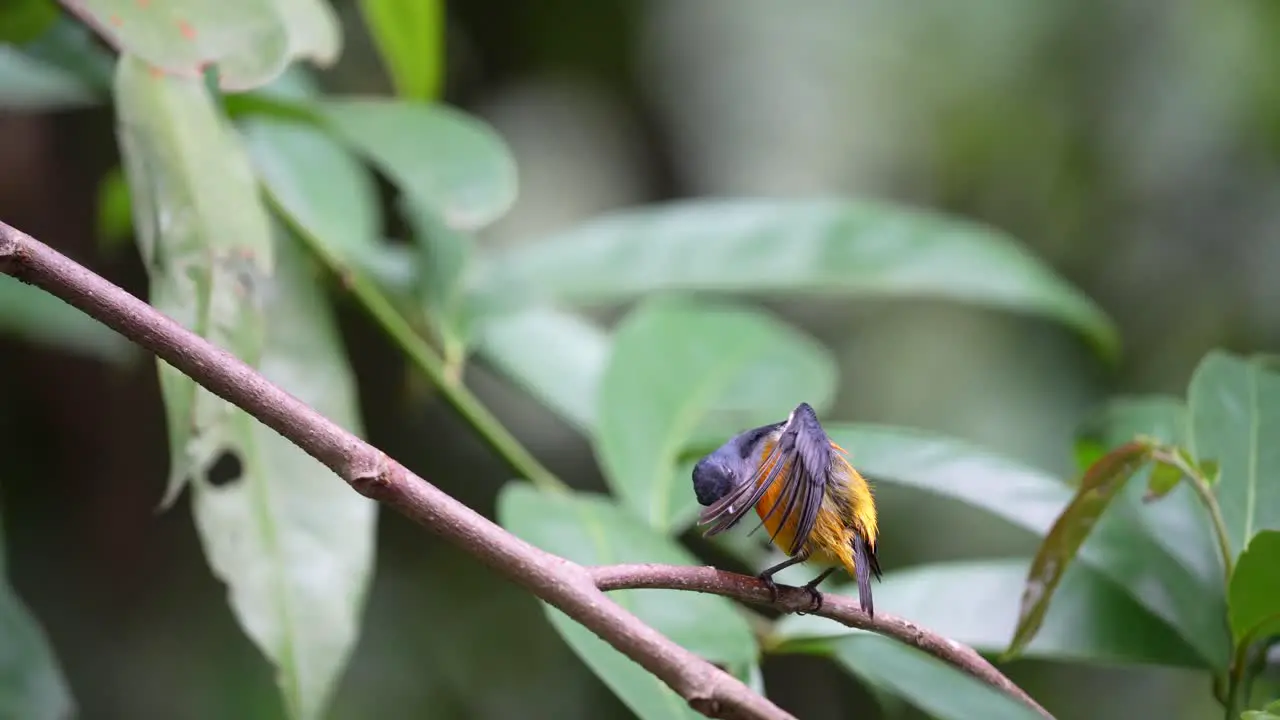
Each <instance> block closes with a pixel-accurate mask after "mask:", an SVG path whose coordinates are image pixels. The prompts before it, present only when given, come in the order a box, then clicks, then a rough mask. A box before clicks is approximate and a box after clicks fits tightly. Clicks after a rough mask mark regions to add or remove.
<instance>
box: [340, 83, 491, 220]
mask: <svg viewBox="0 0 1280 720" xmlns="http://www.w3.org/2000/svg"><path fill="white" fill-rule="evenodd" d="M318 110H319V112H320V114H321V116H322V117H323V118H324V120H325V122H326V123H327V124H328V126H329V127H330V128H331V129H333V130H334V131H335V132H336V133H337V134H338V135H339V136H341V137H342V139H343V140H344V141H345V142H346V143H347V144H348V145H350V146H351V147H353V148H355V149H356V150H358V151H359V152H360V153H362V154H363V155H364V156H365V157H366V158H367V159H368V160H369V161H370V162H372V163H373V164H374V165H375V166H376V167H377V168H378V169H380V170H381V171H382V172H384V173H386V174H387V176H388V177H390V178H391V180H392V181H394V182H395V183H396V185H397V186H399V188H400V190H401V192H403V193H404V194H406V195H407V196H409V198H410V199H411V201H412V202H414V203H416V204H418V205H420V206H421V207H422V208H424V209H426V210H430V211H431V212H434V213H436V214H438V215H439V216H440V217H441V218H443V219H444V221H445V222H446V223H447V224H448V225H449V226H450V227H452V228H454V229H457V230H477V229H479V228H482V227H484V226H485V225H488V224H489V223H491V222H493V221H494V220H496V219H497V218H499V217H500V216H502V214H503V213H505V212H506V211H507V210H508V209H509V208H510V207H511V204H512V203H513V202H515V197H516V167H515V160H514V159H513V158H512V156H511V152H510V150H508V149H507V146H506V144H505V143H504V142H503V140H502V138H501V137H499V136H498V134H497V133H495V132H494V131H493V130H492V129H491V128H489V126H488V125H485V124H484V123H482V122H481V121H479V120H477V119H475V118H473V117H471V116H469V115H466V114H465V113H462V112H459V111H457V110H453V109H451V108H448V107H445V106H443V105H426V104H421V103H413V102H408V101H390V100H363V99H362V100H328V101H325V102H323V103H322V104H320V105H319V107H318Z"/></svg>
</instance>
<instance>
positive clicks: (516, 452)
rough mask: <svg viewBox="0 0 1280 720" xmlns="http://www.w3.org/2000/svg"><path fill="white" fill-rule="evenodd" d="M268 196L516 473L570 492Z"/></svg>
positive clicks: (370, 285)
mask: <svg viewBox="0 0 1280 720" xmlns="http://www.w3.org/2000/svg"><path fill="white" fill-rule="evenodd" d="M263 193H264V194H265V195H266V196H267V198H268V200H269V201H270V203H271V205H272V206H273V207H275V209H276V211H277V213H278V214H279V215H280V217H281V218H283V219H284V221H285V222H286V223H287V224H288V225H289V227H290V228H291V229H292V230H293V231H294V233H296V234H297V235H298V237H300V238H302V241H303V242H304V243H306V245H307V247H308V248H309V249H310V250H311V252H312V253H314V254H315V255H316V256H317V257H319V258H320V260H321V261H322V262H323V263H324V264H325V266H326V267H327V268H328V269H329V271H330V272H332V273H333V274H334V275H336V276H337V277H338V278H339V280H340V282H341V283H342V285H343V287H344V288H346V289H347V290H349V291H350V292H351V294H352V295H353V296H355V298H356V299H357V300H358V301H359V302H360V304H361V305H363V306H364V309H365V310H366V311H367V312H368V313H369V314H370V315H371V316H373V319H374V320H375V321H376V322H377V323H378V324H379V325H380V326H382V329H383V331H384V332H386V333H387V335H388V336H390V337H391V339H392V340H393V341H394V342H395V343H396V344H397V345H398V346H400V350H401V351H403V352H404V354H405V355H406V356H408V357H409V359H410V360H411V361H412V362H413V364H414V365H415V366H417V368H418V369H419V370H420V371H422V374H423V375H426V376H427V379H428V380H430V381H431V383H432V384H433V385H435V386H436V388H437V389H439V391H440V393H441V394H442V395H444V397H445V398H446V399H447V400H448V401H449V404H450V405H452V406H453V408H454V410H457V411H458V413H459V414H461V415H462V417H463V418H465V419H466V421H467V422H469V423H470V424H471V426H472V427H473V428H475V430H476V432H478V433H480V435H481V436H483V437H484V439H485V440H486V441H488V443H489V445H490V446H491V447H493V449H494V450H496V451H497V452H498V454H499V455H501V456H502V459H503V460H505V461H506V462H507V464H508V465H510V466H511V468H512V469H513V470H515V471H516V472H517V473H519V474H521V475H523V476H524V477H525V478H526V479H527V480H529V482H531V483H533V484H534V485H535V486H536V487H538V488H539V489H541V490H551V491H562V490H566V489H568V486H566V485H565V484H564V482H563V481H561V480H560V479H559V478H557V477H556V476H555V474H554V473H552V472H551V471H550V470H548V469H547V468H546V467H545V466H544V465H543V464H542V463H541V462H538V459H537V458H535V457H534V456H533V453H530V452H529V451H528V449H526V448H525V447H524V446H523V445H521V444H520V441H519V440H517V439H516V437H515V436H514V435H512V434H511V432H510V431H509V430H507V428H506V427H505V426H504V425H503V424H502V423H501V421H499V420H498V419H497V418H496V417H494V415H493V413H491V412H489V409H488V408H486V407H485V406H484V404H483V403H481V402H480V399H479V398H477V397H476V396H475V395H474V394H473V393H472V392H471V390H469V389H468V388H467V386H466V385H464V384H463V383H461V382H457V381H456V380H455V379H451V378H450V375H451V370H450V368H449V367H448V366H447V365H446V364H445V362H444V360H443V359H442V358H441V357H440V356H439V355H437V354H436V352H435V350H433V349H432V348H431V346H430V345H428V344H427V342H426V341H425V340H424V339H423V338H422V336H420V335H419V334H418V333H417V332H416V331H415V330H414V329H413V325H411V324H410V323H409V321H408V320H407V319H406V318H405V317H404V315H402V314H401V313H400V311H399V310H397V309H396V307H395V305H394V304H393V303H392V302H391V300H390V299H388V298H387V296H386V294H385V293H383V292H382V290H381V289H379V288H378V286H377V285H376V284H375V283H374V282H373V281H372V280H370V279H369V278H368V276H366V275H364V274H363V273H361V272H359V271H358V270H356V269H355V268H352V267H351V266H350V265H349V264H348V263H345V262H343V260H342V259H341V258H339V257H338V256H337V254H336V253H334V252H332V251H331V250H329V249H328V248H327V247H325V245H324V243H323V242H322V241H321V240H320V239H319V238H317V237H316V236H315V235H314V234H313V233H311V232H310V231H309V230H308V229H307V228H305V227H303V226H302V224H301V223H299V222H297V221H296V220H295V219H294V218H293V217H292V214H291V213H289V212H288V211H287V210H286V209H285V208H284V206H283V205H282V204H281V203H280V202H279V200H277V199H276V197H275V196H274V195H272V193H271V191H270V190H269V189H268V188H266V187H265V186H264V187H263Z"/></svg>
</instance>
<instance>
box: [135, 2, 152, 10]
mask: <svg viewBox="0 0 1280 720" xmlns="http://www.w3.org/2000/svg"><path fill="white" fill-rule="evenodd" d="M149 5H151V0H138V7H140V8H142V9H143V10H146V9H147V7H148V6H149Z"/></svg>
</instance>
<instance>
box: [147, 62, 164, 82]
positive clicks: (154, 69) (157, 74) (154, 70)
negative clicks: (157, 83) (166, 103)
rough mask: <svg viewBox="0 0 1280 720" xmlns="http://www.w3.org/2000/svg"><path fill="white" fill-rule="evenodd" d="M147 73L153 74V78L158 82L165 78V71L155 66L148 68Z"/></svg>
mask: <svg viewBox="0 0 1280 720" xmlns="http://www.w3.org/2000/svg"><path fill="white" fill-rule="evenodd" d="M147 72H149V73H151V77H153V78H156V79H157V80H159V79H160V78H162V77H164V71H163V70H161V69H160V68H158V67H156V66H154V65H151V66H148V67H147Z"/></svg>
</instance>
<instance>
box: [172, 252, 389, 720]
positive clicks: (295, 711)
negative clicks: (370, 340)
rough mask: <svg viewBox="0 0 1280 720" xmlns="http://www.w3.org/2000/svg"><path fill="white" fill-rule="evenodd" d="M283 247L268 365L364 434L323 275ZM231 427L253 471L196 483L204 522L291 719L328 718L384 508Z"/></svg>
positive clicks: (217, 562) (235, 449)
mask: <svg viewBox="0 0 1280 720" xmlns="http://www.w3.org/2000/svg"><path fill="white" fill-rule="evenodd" d="M282 240H284V238H283V237H282ZM277 252H278V255H279V263H278V265H277V271H276V274H275V277H274V282H273V283H272V284H271V287H270V292H269V294H268V297H269V298H270V300H269V302H268V303H267V306H266V311H267V327H268V329H269V332H268V334H267V343H266V345H265V347H264V349H263V354H262V361H261V363H260V365H259V370H260V371H261V372H262V374H263V375H264V376H265V377H266V378H267V379H268V380H270V381H272V382H274V383H276V384H277V385H279V386H280V387H282V388H284V389H285V390H286V391H288V392H289V393H291V394H292V395H294V396H295V397H297V398H298V399H299V400H301V401H303V402H305V403H307V404H308V405H310V406H311V407H313V408H315V409H316V410H317V411H319V412H320V413H322V414H323V415H324V416H325V417H327V418H329V419H331V420H333V421H334V422H337V423H339V424H340V425H342V426H344V427H346V428H347V429H348V430H351V431H353V432H357V433H359V432H360V431H361V430H360V425H359V417H358V410H357V407H356V399H355V387H354V379H353V377H352V373H351V369H350V367H349V366H348V364H347V360H346V357H345V355H344V353H343V350H342V345H341V341H340V338H339V336H338V331H337V327H336V325H335V322H334V319H333V317H332V315H331V311H330V309H329V306H328V303H327V302H326V299H325V297H324V293H323V291H322V288H321V287H320V286H319V285H318V283H317V281H316V273H315V272H314V271H313V268H311V267H310V266H309V265H308V264H307V263H306V259H305V258H304V257H303V255H302V251H301V249H300V248H298V247H296V246H295V245H294V244H293V243H292V242H284V241H282V242H281V243H279V247H278V249H277ZM233 422H234V423H235V431H236V432H235V435H234V436H233V438H232V439H231V443H230V445H229V446H228V447H227V448H226V450H227V451H228V452H232V453H234V454H235V455H237V456H238V457H239V460H240V463H241V466H242V470H243V474H242V476H241V477H239V478H237V479H235V480H233V481H232V482H231V483H229V484H225V485H214V484H212V483H211V482H209V481H208V480H207V479H206V480H204V481H201V482H197V483H195V486H194V490H195V493H194V496H193V512H194V514H195V520H196V527H197V528H198V529H199V531H200V537H201V541H202V542H203V544H204V547H205V552H206V554H207V555H208V558H209V564H210V566H211V567H212V568H213V571H214V573H215V574H216V575H218V577H220V578H222V579H223V580H224V581H225V582H226V583H227V584H228V585H229V587H230V600H231V607H232V609H233V610H234V611H235V614H236V617H237V619H238V620H239V621H240V623H241V625H242V626H243V627H244V629H245V631H246V632H247V633H248V634H249V637H250V638H252V639H253V641H254V642H255V643H256V644H257V645H258V647H259V648H261V649H262V651H263V652H264V653H265V654H266V655H267V656H268V657H270V658H271V659H272V661H273V662H274V663H275V665H276V668H277V671H278V673H277V681H278V683H279V685H280V687H281V690H282V692H283V693H284V698H285V705H286V707H287V708H288V709H289V711H290V715H291V716H292V717H295V718H307V719H309V718H319V717H323V716H324V714H325V711H326V709H327V705H328V702H329V698H330V697H331V695H332V693H333V690H334V686H335V685H336V684H337V681H338V679H339V677H340V675H341V672H342V669H343V667H344V666H345V665H346V662H347V659H348V657H349V656H350V653H351V651H352V649H353V648H354V646H355V644H356V639H357V637H358V635H359V630H360V619H361V616H362V610H363V607H364V600H365V593H366V589H367V587H368V584H369V581H370V577H371V575H372V571H373V562H374V530H375V527H374V526H375V520H376V512H377V506H376V504H375V503H373V502H372V501H370V500H368V499H366V498H364V497H363V496H361V495H359V494H358V493H356V492H354V491H352V490H351V489H350V488H349V487H347V486H346V483H344V482H342V481H341V480H340V479H339V478H337V477H336V476H334V475H333V473H332V472H330V471H329V469H328V468H326V467H324V466H323V465H322V464H320V462H319V461H317V460H315V459H314V458H312V457H311V456H309V455H307V454H306V453H305V452H303V451H302V450H301V449H299V448H298V447H297V446H295V445H293V444H292V443H290V442H288V441H287V440H285V439H284V438H283V437H281V436H280V435H279V434H277V433H276V432H275V431H274V430H272V429H270V428H268V427H266V426H265V425H262V424H260V423H258V422H257V421H256V420H254V419H253V418H251V417H249V416H248V415H246V414H244V413H242V412H240V411H237V412H236V416H235V418H234V420H233Z"/></svg>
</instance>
